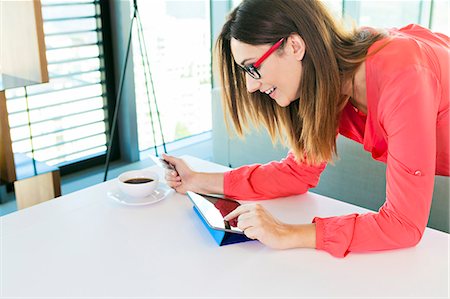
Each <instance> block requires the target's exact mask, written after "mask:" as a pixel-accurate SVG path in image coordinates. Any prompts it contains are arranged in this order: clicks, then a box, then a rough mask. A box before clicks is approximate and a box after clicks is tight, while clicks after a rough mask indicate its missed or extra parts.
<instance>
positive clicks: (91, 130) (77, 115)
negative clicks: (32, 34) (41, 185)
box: [6, 0, 107, 166]
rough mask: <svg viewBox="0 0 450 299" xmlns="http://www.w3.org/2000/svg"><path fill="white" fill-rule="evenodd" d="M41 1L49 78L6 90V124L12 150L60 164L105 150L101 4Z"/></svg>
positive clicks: (105, 117)
mask: <svg viewBox="0 0 450 299" xmlns="http://www.w3.org/2000/svg"><path fill="white" fill-rule="evenodd" d="M41 3H42V15H43V20H44V35H45V44H46V54H47V60H48V71H49V77H50V82H49V83H46V84H39V85H33V86H28V87H26V88H16V89H10V90H7V91H6V97H7V108H8V115H9V124H10V127H11V139H12V147H13V152H14V153H24V154H27V155H28V156H32V157H33V158H35V159H36V160H38V161H43V162H46V163H47V164H50V165H57V166H62V165H66V164H70V163H73V162H75V161H79V160H82V159H86V158H89V157H93V156H97V155H101V154H104V153H105V151H106V136H107V122H106V121H107V112H106V108H107V101H106V86H105V85H106V84H105V67H104V65H105V63H104V56H103V43H102V35H101V30H102V24H101V18H100V4H99V1H95V0H76V1H74V0H59V1H56V0H42V1H41Z"/></svg>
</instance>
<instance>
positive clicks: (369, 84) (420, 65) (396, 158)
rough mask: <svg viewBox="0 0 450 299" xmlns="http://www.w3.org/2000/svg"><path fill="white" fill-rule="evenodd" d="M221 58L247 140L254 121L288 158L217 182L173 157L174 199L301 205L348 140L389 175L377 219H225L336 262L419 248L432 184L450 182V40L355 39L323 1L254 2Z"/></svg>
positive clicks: (405, 33) (257, 209)
mask: <svg viewBox="0 0 450 299" xmlns="http://www.w3.org/2000/svg"><path fill="white" fill-rule="evenodd" d="M217 52H218V58H219V64H220V70H221V79H222V91H223V96H222V98H223V102H224V107H225V108H226V110H227V111H228V113H229V115H230V116H231V120H232V122H233V124H234V126H235V128H236V129H237V131H238V133H240V134H242V133H243V129H244V128H245V127H246V126H247V124H248V122H249V121H254V122H256V123H263V124H264V125H265V126H266V128H267V129H268V132H269V133H270V135H271V137H272V138H273V139H277V138H278V139H280V140H281V141H282V142H285V143H286V144H287V145H289V146H290V148H291V151H290V152H289V154H288V156H287V157H286V158H285V159H284V160H282V161H280V162H271V163H269V164H266V165H251V166H243V167H240V168H238V169H235V170H232V171H229V172H226V173H216V174H207V173H199V172H193V171H192V170H190V169H189V167H187V165H186V164H185V163H184V162H183V161H182V160H180V159H177V158H175V157H170V156H165V158H166V159H167V160H168V161H169V162H170V163H172V164H174V165H175V167H176V170H177V171H174V172H171V173H168V174H167V175H166V178H167V180H168V182H169V185H170V186H171V187H172V188H174V189H175V190H176V191H177V192H180V193H185V192H186V191H187V190H191V191H194V192H199V193H218V194H225V195H226V196H227V197H230V198H239V199H252V200H255V199H264V198H276V197H283V196H289V195H294V194H301V193H304V192H306V191H307V190H308V189H309V188H311V187H314V186H315V185H316V184H317V183H318V180H319V176H320V173H321V172H322V170H323V169H324V167H325V165H326V163H327V162H329V161H331V160H332V158H333V155H334V154H335V153H336V135H337V133H339V134H342V135H344V136H346V137H348V138H351V139H353V140H355V141H357V142H359V143H361V144H363V146H364V149H365V150H367V151H369V152H371V154H372V157H373V158H374V159H376V160H379V161H382V162H385V163H386V164H387V171H386V181H387V185H386V202H385V204H384V205H383V206H382V207H381V208H380V210H379V212H378V213H367V214H352V215H347V216H337V217H329V218H318V217H316V218H314V220H313V223H311V224H299V225H290V224H284V223H282V222H280V221H278V220H277V219H275V218H274V217H273V216H271V215H270V214H269V213H268V212H267V211H266V210H265V209H264V208H262V207H261V206H260V205H242V206H241V207H239V208H238V209H236V210H235V211H233V212H231V213H230V214H229V215H228V216H227V217H226V219H232V218H236V217H237V219H238V225H239V227H240V228H241V229H243V230H244V232H245V234H246V235H247V236H248V237H250V238H254V239H258V240H259V241H261V242H262V243H264V244H266V245H268V246H270V247H274V248H293V247H310V248H317V249H322V250H326V251H328V252H329V253H331V254H332V255H334V256H338V257H343V256H345V255H346V254H347V253H349V252H367V251H376V250H386V249H395V248H403V247H408V246H414V245H415V244H417V243H418V242H419V240H420V239H421V237H422V234H423V232H424V229H425V227H426V224H427V220H428V215H429V211H430V205H431V199H432V193H433V185H434V176H435V174H439V175H445V176H449V168H450V167H449V164H450V163H449V114H448V110H449V81H450V80H449V69H448V66H449V65H450V64H449V39H448V37H446V36H444V35H442V34H437V33H433V32H431V31H429V30H427V29H425V28H422V27H420V26H417V25H410V26H407V27H404V28H402V29H399V30H397V29H393V30H390V31H386V32H383V31H378V30H375V29H371V28H366V29H358V30H353V31H350V32H348V31H345V30H344V29H343V28H342V27H341V26H339V25H337V24H336V22H335V21H334V20H333V19H332V17H331V16H330V15H329V14H328V13H327V11H326V10H325V9H324V7H323V6H322V4H321V3H320V2H319V1H311V0H290V1H285V0H247V1H243V2H242V3H241V4H240V5H239V6H238V7H237V8H236V9H235V10H234V11H233V12H232V13H231V14H230V16H229V19H228V20H227V22H226V23H225V25H224V26H223V29H222V32H221V34H220V36H219V37H218V40H217ZM268 177H270V178H271V179H270V180H267V178H268ZM355 188H357V186H355Z"/></svg>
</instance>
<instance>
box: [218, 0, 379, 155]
mask: <svg viewBox="0 0 450 299" xmlns="http://www.w3.org/2000/svg"><path fill="white" fill-rule="evenodd" d="M292 33H298V34H299V35H300V36H301V37H302V38H303V40H304V41H305V44H306V52H305V55H304V58H303V60H302V66H303V73H302V79H301V82H299V87H300V89H299V90H300V98H299V99H297V100H296V101H294V102H292V103H291V104H290V105H289V106H288V107H280V106H278V105H277V104H276V102H275V101H273V100H271V99H270V98H269V96H268V95H266V94H264V93H260V92H254V93H251V94H250V93H248V92H247V90H246V83H245V82H246V81H245V73H244V72H242V71H241V70H240V69H239V68H238V66H237V64H236V63H235V61H234V59H233V55H232V53H231V47H230V41H231V38H235V39H236V40H239V41H241V42H244V43H247V44H251V45H261V44H274V43H275V42H277V41H278V40H279V39H280V38H282V37H288V36H289V35H291V34H292ZM383 37H384V35H383V34H381V33H376V32H370V31H368V30H356V29H353V30H351V31H346V30H344V28H343V26H342V25H338V24H337V23H336V22H335V21H334V19H333V18H332V16H331V15H330V14H329V13H328V11H327V10H326V9H325V7H324V6H323V5H322V4H321V3H320V2H319V1H315V0H244V1H243V2H242V3H241V4H240V5H239V6H238V7H236V8H235V9H234V10H233V11H232V12H231V13H230V15H229V17H228V20H227V21H226V23H225V24H224V25H223V28H222V32H221V33H220V35H219V37H218V39H217V42H216V55H217V59H218V66H219V71H220V78H221V86H222V101H223V106H224V111H225V113H226V112H228V113H229V114H230V116H231V121H232V122H233V124H234V127H235V129H236V131H237V133H238V134H239V135H240V136H242V135H243V132H244V129H246V128H248V125H249V121H251V122H253V123H255V124H257V123H263V124H264V125H265V127H266V129H267V131H268V132H269V135H270V136H271V138H272V142H275V140H277V139H278V140H280V141H281V142H282V143H283V144H288V145H289V146H290V147H291V148H292V151H293V152H294V155H295V157H296V159H297V160H299V161H304V160H305V159H306V162H308V163H310V164H317V163H321V162H325V161H330V160H331V159H332V158H333V155H334V154H335V153H336V134H337V133H338V126H339V116H340V113H341V111H342V109H343V107H344V105H345V103H346V101H347V98H346V97H343V96H342V95H341V84H342V83H343V82H344V81H346V80H348V79H350V78H352V77H353V76H354V73H355V72H356V69H357V68H358V66H359V65H361V63H362V62H363V61H364V60H365V59H366V56H367V51H368V48H369V47H370V46H371V45H372V44H373V43H374V42H375V41H377V40H379V39H381V38H383ZM278 51H283V46H282V47H281V48H280V49H279V50H278ZM227 125H228V120H227Z"/></svg>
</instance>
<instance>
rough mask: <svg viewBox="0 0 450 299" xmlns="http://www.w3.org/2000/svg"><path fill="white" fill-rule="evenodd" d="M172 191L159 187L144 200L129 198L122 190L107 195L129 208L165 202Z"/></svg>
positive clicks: (109, 192)
mask: <svg viewBox="0 0 450 299" xmlns="http://www.w3.org/2000/svg"><path fill="white" fill-rule="evenodd" d="M170 190H171V189H165V188H162V187H158V188H156V189H155V190H154V191H153V192H152V193H151V194H150V195H149V196H147V197H142V198H139V197H137V198H136V197H131V196H128V195H126V194H124V193H123V192H122V191H120V190H113V191H108V192H107V193H106V195H107V196H108V197H109V198H111V199H113V200H115V201H117V202H118V203H121V204H124V205H127V206H145V205H149V204H152V203H157V202H158V201H161V200H163V199H164V198H165V197H166V196H167V194H169V192H170Z"/></svg>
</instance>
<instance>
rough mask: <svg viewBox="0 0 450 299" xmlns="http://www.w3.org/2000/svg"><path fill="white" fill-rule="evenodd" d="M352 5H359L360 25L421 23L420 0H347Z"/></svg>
mask: <svg viewBox="0 0 450 299" xmlns="http://www.w3.org/2000/svg"><path fill="white" fill-rule="evenodd" d="M346 2H350V4H351V5H359V18H358V19H357V20H356V21H357V23H358V24H359V25H363V26H371V27H381V28H391V27H401V26H405V25H407V24H410V23H420V13H421V7H422V6H421V5H422V4H421V2H422V1H420V0H393V1H376V0H362V1H346Z"/></svg>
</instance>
